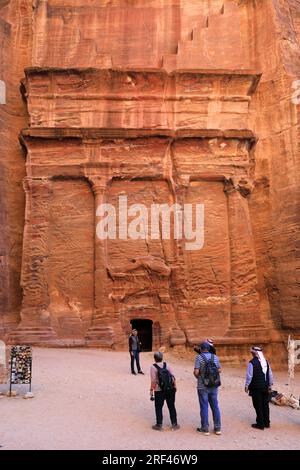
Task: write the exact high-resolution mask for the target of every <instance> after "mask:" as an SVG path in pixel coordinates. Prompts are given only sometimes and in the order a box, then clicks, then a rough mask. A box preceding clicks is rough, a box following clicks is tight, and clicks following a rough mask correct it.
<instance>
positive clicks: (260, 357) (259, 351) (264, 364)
mask: <svg viewBox="0 0 300 470" xmlns="http://www.w3.org/2000/svg"><path fill="white" fill-rule="evenodd" d="M251 352H253V353H254V354H255V356H256V357H257V359H258V360H259V362H260V365H261V368H262V371H263V373H264V375H265V377H266V376H267V370H268V363H267V361H266V358H265V356H264V355H263V352H262V349H261V348H260V347H258V346H252V348H251Z"/></svg>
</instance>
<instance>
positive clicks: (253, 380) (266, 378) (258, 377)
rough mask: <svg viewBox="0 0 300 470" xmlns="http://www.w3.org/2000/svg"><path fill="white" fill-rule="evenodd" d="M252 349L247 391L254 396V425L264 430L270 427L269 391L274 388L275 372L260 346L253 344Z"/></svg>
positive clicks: (247, 375)
mask: <svg viewBox="0 0 300 470" xmlns="http://www.w3.org/2000/svg"><path fill="white" fill-rule="evenodd" d="M250 351H251V354H252V356H253V358H252V359H251V361H250V362H249V364H248V367H247V373H246V384H245V392H246V393H248V392H249V395H250V396H251V397H252V403H253V406H254V409H255V411H256V423H254V424H252V427H253V428H255V429H261V430H263V429H265V428H269V427H270V410H269V393H270V392H271V390H272V385H273V373H272V369H271V367H270V364H269V363H268V361H267V360H266V359H265V356H264V355H263V352H262V349H261V348H260V347H259V346H252V348H251V350H250Z"/></svg>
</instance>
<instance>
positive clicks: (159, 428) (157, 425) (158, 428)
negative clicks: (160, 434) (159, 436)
mask: <svg viewBox="0 0 300 470" xmlns="http://www.w3.org/2000/svg"><path fill="white" fill-rule="evenodd" d="M152 429H154V431H161V430H162V425H161V424H154V426H152Z"/></svg>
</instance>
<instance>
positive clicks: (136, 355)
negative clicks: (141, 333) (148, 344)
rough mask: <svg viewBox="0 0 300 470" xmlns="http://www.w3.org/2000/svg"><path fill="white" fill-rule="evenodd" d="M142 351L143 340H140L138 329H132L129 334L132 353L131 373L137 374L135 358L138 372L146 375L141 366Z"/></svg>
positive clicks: (130, 352)
mask: <svg viewBox="0 0 300 470" xmlns="http://www.w3.org/2000/svg"><path fill="white" fill-rule="evenodd" d="M140 352H141V342H140V340H139V337H138V333H137V330H132V332H131V335H130V336H129V354H130V366H131V373H132V374H133V375H136V372H135V370H134V360H135V362H136V367H137V370H138V373H139V374H143V375H144V372H143V371H142V370H141V366H140Z"/></svg>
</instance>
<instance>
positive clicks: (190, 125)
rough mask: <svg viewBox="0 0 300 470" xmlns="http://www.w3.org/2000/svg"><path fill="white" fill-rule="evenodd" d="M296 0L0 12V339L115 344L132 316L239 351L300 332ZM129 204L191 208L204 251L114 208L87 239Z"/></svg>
mask: <svg viewBox="0 0 300 470" xmlns="http://www.w3.org/2000/svg"><path fill="white" fill-rule="evenodd" d="M298 3H299V2H297V1H296V0H289V1H285V2H284V1H279V2H278V1H276V2H275V1H272V0H264V1H263V2H260V4H259V5H258V3H257V2H255V1H249V2H243V1H223V0H214V1H206V0H205V1H203V2H199V1H196V0H193V1H191V0H167V1H166V0H165V1H162V0H151V1H149V2H144V1H142V0H136V1H124V0H113V1H109V2H108V1H105V0H101V1H99V0H97V1H96V0H91V1H90V2H88V4H86V2H84V1H83V0H72V1H71V0H40V1H34V2H31V1H29V0H27V1H25V0H23V1H21V0H11V1H10V2H9V1H6V2H2V3H1V4H0V12H1V18H2V20H1V23H0V26H1V34H2V37H3V42H4V46H5V47H4V48H3V61H2V63H3V64H5V66H4V65H3V69H2V70H1V73H2V77H4V78H3V79H4V80H5V81H6V84H7V87H8V97H9V100H8V102H7V104H6V105H0V113H1V119H2V127H1V132H2V136H3V140H2V142H3V157H2V159H1V165H2V167H1V168H3V171H2V174H1V179H0V195H1V204H2V208H3V210H2V212H1V216H0V224H1V227H4V229H3V230H2V231H1V236H0V248H1V250H2V251H1V253H0V288H1V292H2V297H1V300H0V302H1V303H0V307H1V322H2V323H1V324H0V333H1V332H2V336H4V335H5V334H6V335H7V336H6V337H7V339H8V340H10V341H11V342H15V341H22V342H30V343H39V344H41V343H46V344H54V345H55V344H61V345H62V344H70V345H95V346H106V347H113V348H121V347H124V346H125V345H126V341H127V334H128V331H129V330H130V322H131V321H132V320H134V319H140V320H141V319H144V320H151V321H152V322H153V325H152V334H153V347H159V346H162V345H171V346H177V347H182V346H185V345H192V344H193V343H194V342H196V341H199V340H200V339H201V338H202V337H203V336H213V337H215V338H216V342H217V344H218V346H219V351H220V352H221V354H223V355H224V356H226V357H227V359H228V360H230V359H232V361H236V360H237V359H238V357H239V354H242V355H243V354H244V352H245V351H246V350H247V348H248V345H249V344H250V343H252V342H253V341H255V342H261V343H265V344H267V345H268V347H269V348H270V349H272V348H273V347H274V348H276V347H278V343H279V344H280V345H281V346H282V348H281V351H283V341H284V338H285V334H286V332H287V331H288V332H292V333H293V334H294V335H297V334H299V332H300V318H299V279H298V277H297V276H298V274H299V249H298V245H297V243H299V240H298V238H299V234H298V233H299V213H298V212H297V207H298V205H299V178H300V173H299V158H298V104H297V102H295V99H292V98H293V96H294V98H295V93H297V89H295V86H297V84H296V85H295V81H296V80H297V79H298V75H299V43H298V40H299V37H298V34H299V31H300V23H299V20H298V17H299V14H300V6H299V4H298ZM32 6H33V8H32ZM16 11H22V15H21V16H18V15H17V14H16ZM21 18H22V19H21ZM12 51H13V52H14V54H13V58H12V59H11V53H12ZM2 77H0V79H1V78H2ZM22 77H24V78H23V80H22V86H21V91H22V95H23V99H24V100H25V101H26V103H23V102H22V97H21V94H20V90H19V88H18V81H19V79H21V78H22ZM293 87H294V88H293ZM25 104H26V107H25ZM26 109H27V112H28V120H27V122H26ZM19 133H21V144H22V146H23V148H24V150H22V149H21V146H20V144H19V142H18V135H19ZM22 152H24V153H26V175H25V177H24V178H23V176H24V172H25V169H24V157H23V156H22ZM21 184H22V185H23V188H24V191H25V194H26V203H25V222H24V215H23V211H24V206H23V201H22V197H23V196H22V187H21ZM124 196H127V203H128V205H131V204H144V206H145V208H146V210H147V211H148V213H151V207H152V205H153V204H169V205H172V204H181V205H183V204H192V205H194V206H195V204H197V203H198V204H203V205H204V244H203V247H202V248H201V249H198V250H190V249H188V247H187V240H180V239H176V238H174V236H173V237H172V236H171V238H170V239H165V238H164V237H163V236H162V235H161V233H160V235H159V236H157V237H156V238H153V237H152V238H151V237H149V238H148V239H144V238H138V239H134V240H133V239H130V238H128V239H124V230H125V228H124V220H123V219H122V220H121V219H120V218H119V217H116V222H117V225H116V227H117V230H116V231H117V234H118V235H120V233H122V234H123V235H122V236H121V237H120V236H117V237H116V238H115V239H109V240H100V239H99V238H98V237H97V235H96V229H97V224H98V222H99V218H98V217H97V216H96V210H97V208H98V206H99V205H100V204H102V203H104V202H105V203H108V204H111V205H113V206H114V207H117V206H118V203H119V201H120V198H122V197H124ZM23 224H24V233H23V245H22V246H21V241H22V238H21V232H22V228H23ZM143 224H144V230H146V232H148V233H150V232H151V220H150V218H149V219H148V220H144V222H143ZM173 229H174V218H172V216H171V232H172V230H173ZM21 259H22V269H21V266H20V263H21ZM297 269H298V271H297ZM19 277H20V279H19ZM21 299H22V300H21ZM278 360H279V361H280V360H281V356H280V355H278Z"/></svg>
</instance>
